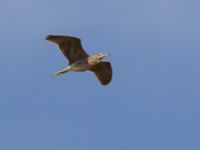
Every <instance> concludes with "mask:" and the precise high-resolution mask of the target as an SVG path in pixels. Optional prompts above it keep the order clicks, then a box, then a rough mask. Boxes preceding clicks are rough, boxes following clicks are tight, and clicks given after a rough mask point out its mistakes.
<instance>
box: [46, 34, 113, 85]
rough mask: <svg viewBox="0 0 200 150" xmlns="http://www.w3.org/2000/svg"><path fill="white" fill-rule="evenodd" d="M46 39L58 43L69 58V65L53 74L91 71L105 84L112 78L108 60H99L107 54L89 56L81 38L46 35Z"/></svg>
mask: <svg viewBox="0 0 200 150" xmlns="http://www.w3.org/2000/svg"><path fill="white" fill-rule="evenodd" d="M46 40H48V41H51V42H54V43H56V44H58V47H59V48H60V49H61V51H62V53H63V54H64V55H65V57H66V58H67V59H68V60H69V65H68V66H67V67H66V68H64V69H63V70H61V71H58V72H56V73H54V74H53V76H57V75H60V74H63V73H65V72H69V71H75V72H82V71H87V70H89V71H92V72H93V73H94V74H95V75H96V77H97V78H98V79H99V81H100V82H101V84H102V85H107V84H108V83H109V82H110V81H111V79H112V68H111V63H110V62H102V61H101V60H102V59H103V58H104V57H106V56H107V55H108V54H102V53H100V54H97V55H91V56H89V55H88V54H87V53H86V52H85V51H84V49H83V48H82V45H81V40H80V39H78V38H76V37H71V36H61V35H48V36H47V37H46Z"/></svg>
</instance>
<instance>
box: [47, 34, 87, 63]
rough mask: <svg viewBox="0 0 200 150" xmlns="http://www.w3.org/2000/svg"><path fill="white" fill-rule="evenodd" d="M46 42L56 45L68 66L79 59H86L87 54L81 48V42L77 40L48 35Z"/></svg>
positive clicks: (69, 37)
mask: <svg viewBox="0 0 200 150" xmlns="http://www.w3.org/2000/svg"><path fill="white" fill-rule="evenodd" d="M46 40H48V41H50V42H54V43H56V44H58V46H59V48H60V49H61V51H62V53H63V54H64V55H65V57H67V59H68V60H69V63H70V64H71V63H73V62H75V61H76V60H78V59H80V58H86V57H88V54H87V53H86V52H85V51H84V50H83V48H82V46H81V40H80V39H78V38H75V37H71V36H62V35H48V36H47V37H46Z"/></svg>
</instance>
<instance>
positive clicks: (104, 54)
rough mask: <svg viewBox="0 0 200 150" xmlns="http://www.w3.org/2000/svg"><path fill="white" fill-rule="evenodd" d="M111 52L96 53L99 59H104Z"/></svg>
mask: <svg viewBox="0 0 200 150" xmlns="http://www.w3.org/2000/svg"><path fill="white" fill-rule="evenodd" d="M108 55H110V54H108V53H99V54H97V55H96V57H97V58H98V59H99V60H102V59H103V58H104V57H106V56H108Z"/></svg>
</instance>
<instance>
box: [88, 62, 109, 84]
mask: <svg viewBox="0 0 200 150" xmlns="http://www.w3.org/2000/svg"><path fill="white" fill-rule="evenodd" d="M90 71H92V72H94V74H95V75H96V77H97V78H98V79H99V81H100V82H101V84H102V85H107V84H108V83H109V82H110V81H111V79H112V67H111V63H110V62H100V63H99V64H97V65H95V66H94V67H93V68H92V69H90Z"/></svg>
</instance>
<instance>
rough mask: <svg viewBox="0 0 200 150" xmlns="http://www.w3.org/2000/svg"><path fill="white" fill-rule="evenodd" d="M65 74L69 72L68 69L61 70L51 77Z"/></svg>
mask: <svg viewBox="0 0 200 150" xmlns="http://www.w3.org/2000/svg"><path fill="white" fill-rule="evenodd" d="M66 72H69V67H67V68H65V69H62V70H60V71H58V72H56V73H54V74H52V77H55V76H58V75H61V74H63V73H66Z"/></svg>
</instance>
